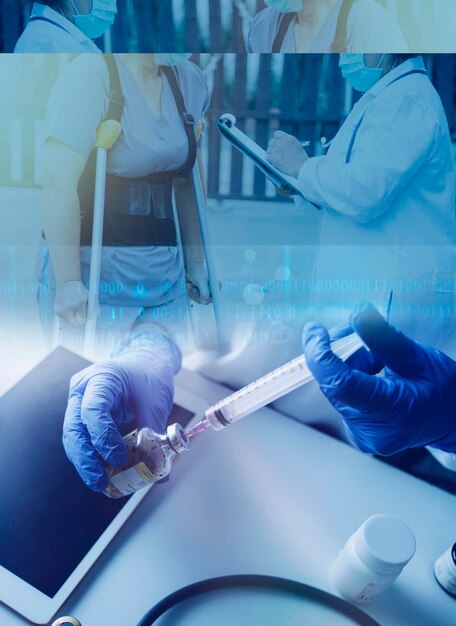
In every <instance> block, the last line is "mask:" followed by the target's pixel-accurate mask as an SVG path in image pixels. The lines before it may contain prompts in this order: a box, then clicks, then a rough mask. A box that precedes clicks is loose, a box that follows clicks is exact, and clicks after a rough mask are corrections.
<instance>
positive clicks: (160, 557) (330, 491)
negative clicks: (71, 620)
mask: <svg viewBox="0 0 456 626" xmlns="http://www.w3.org/2000/svg"><path fill="white" fill-rule="evenodd" d="M176 386H177V388H182V389H186V390H187V391H190V392H191V393H193V394H195V395H198V396H200V397H201V398H203V399H204V400H205V401H207V402H212V401H214V400H216V399H219V398H221V397H223V396H224V395H226V391H225V390H224V388H223V387H221V386H219V385H216V384H214V383H211V382H208V381H207V380H204V379H203V378H201V377H200V376H199V375H197V374H193V373H190V372H185V371H183V372H181V374H179V376H178V379H177V384H176ZM177 399H178V397H177ZM375 513H389V514H392V515H397V516H399V517H400V518H401V519H402V520H404V521H405V522H406V523H407V524H409V525H410V527H411V528H412V530H413V532H414V533H415V536H416V539H417V552H416V554H415V556H414V558H413V559H412V561H411V562H410V563H409V565H408V566H407V567H406V569H405V570H404V572H403V573H402V575H401V577H400V578H399V579H398V580H397V581H396V583H395V584H394V586H393V587H392V588H391V589H390V590H388V591H387V592H386V593H385V594H384V595H383V596H382V597H381V598H378V599H377V600H376V601H375V602H373V603H371V604H369V605H363V607H362V608H363V610H365V611H366V612H367V613H369V614H370V615H371V616H372V617H374V618H375V619H377V620H378V621H379V622H380V623H381V624H382V625H384V626H410V625H413V626H454V625H455V624H456V599H453V598H451V597H450V596H448V595H447V594H446V593H445V592H444V591H442V590H441V589H440V587H439V586H438V585H437V583H436V582H435V580H434V577H433V563H434V561H435V559H436V558H437V557H438V556H439V555H440V554H441V553H443V551H444V550H445V549H446V548H448V547H449V545H450V544H451V543H452V542H454V541H456V524H455V520H456V499H455V498H454V497H452V496H451V495H450V494H448V493H445V492H443V491H441V490H439V489H437V488H435V487H433V486H430V485H427V484H426V483H424V482H422V481H419V480H417V479H415V478H413V477H411V476H409V475H407V474H405V473H403V472H400V471H399V470H397V469H395V468H392V467H390V466H388V465H386V464H383V463H381V462H380V461H378V460H376V459H373V458H371V457H369V456H367V455H363V454H361V453H359V452H357V451H356V450H354V449H352V448H350V447H349V446H347V445H345V444H343V443H340V442H338V441H336V440H334V439H331V438H330V437H327V436H326V435H323V434H320V433H318V432H316V431H314V430H312V429H311V428H309V427H307V426H305V425H304V424H301V423H299V422H295V421H292V420H290V419H288V418H285V417H283V416H282V415H280V414H278V413H276V412H274V411H272V410H270V409H263V410H262V411H260V412H258V413H257V414H256V415H252V416H250V417H248V418H246V419H245V420H244V421H243V422H240V423H238V424H237V425H235V426H233V427H231V428H227V429H226V430H225V431H220V432H208V433H205V434H204V435H203V436H201V437H200V438H199V439H197V440H195V441H194V445H193V447H192V450H191V451H190V452H189V454H188V456H185V457H182V458H180V459H179V460H178V463H177V464H176V465H175V468H174V470H173V473H172V477H171V480H170V482H169V483H168V484H165V485H160V486H157V487H154V488H153V489H152V490H151V492H150V493H149V494H148V496H147V497H146V498H145V500H144V501H143V502H142V503H141V504H140V506H139V508H138V509H137V510H136V511H135V512H134V513H133V515H132V517H131V518H130V519H129V520H128V522H127V523H126V525H125V526H124V527H123V529H122V530H121V531H120V533H119V534H118V535H117V537H116V538H115V539H114V541H113V542H112V543H111V544H110V546H109V547H108V549H107V550H106V552H105V553H104V554H103V555H102V556H101V557H100V559H99V560H98V561H97V562H96V564H95V565H94V567H93V568H92V569H91V570H90V572H89V573H88V575H87V576H86V577H85V578H84V580H83V581H82V583H81V584H80V585H79V587H78V588H77V589H76V590H75V592H73V594H72V595H71V596H70V598H69V600H68V601H67V602H66V604H65V605H64V607H63V608H62V609H61V610H60V611H59V613H58V615H74V616H75V617H77V618H78V619H79V620H80V621H81V623H82V626H135V625H136V624H137V622H138V621H139V619H140V618H141V616H142V615H143V614H144V613H145V612H146V611H147V610H148V609H149V608H150V607H151V606H152V605H153V604H155V603H156V602H157V601H158V600H160V599H161V598H163V597H164V596H166V595H167V594H169V593H171V592H172V591H175V590H176V589H178V588H180V587H182V586H185V585H188V584H190V583H193V582H195V581H197V580H200V579H203V578H208V577H212V576H222V575H228V574H237V573H257V574H268V575H276V576H283V577H286V578H292V579H295V580H299V581H302V582H305V583H307V584H311V585H314V586H316V587H320V588H322V589H326V590H329V591H333V590H332V589H331V586H330V582H329V580H328V566H329V564H330V563H331V561H332V559H333V558H334V557H335V555H336V554H337V552H338V550H339V549H340V548H341V547H342V545H343V544H344V542H345V541H346V539H347V538H348V537H349V536H350V535H351V534H352V533H353V532H354V531H355V530H356V528H357V527H358V526H359V525H360V524H361V523H362V522H363V521H364V520H365V519H366V518H367V517H369V516H370V515H373V514H375ZM28 623H29V622H27V621H26V620H23V619H22V618H21V617H20V616H17V615H16V614H15V613H13V612H12V611H10V610H9V609H8V608H6V607H5V606H3V605H1V606H0V625H1V626H24V625H25V624H28ZM287 623H288V622H287ZM199 626H205V624H200V625H199ZM217 626H221V625H217Z"/></svg>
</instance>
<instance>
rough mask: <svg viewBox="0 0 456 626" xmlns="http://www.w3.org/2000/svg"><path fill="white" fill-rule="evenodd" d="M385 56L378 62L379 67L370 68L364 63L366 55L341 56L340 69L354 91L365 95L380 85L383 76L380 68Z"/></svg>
mask: <svg viewBox="0 0 456 626" xmlns="http://www.w3.org/2000/svg"><path fill="white" fill-rule="evenodd" d="M384 57H385V55H383V56H382V58H381V59H380V61H379V62H378V65H377V67H368V66H367V65H366V64H365V63H364V54H341V55H340V60H339V67H340V69H341V72H342V76H343V77H344V78H345V79H346V80H347V81H348V82H349V83H350V85H351V86H352V87H353V89H356V91H360V92H361V93H365V92H366V91H369V89H372V87H373V86H374V85H375V84H376V83H378V81H379V80H380V79H381V77H382V74H383V68H382V67H380V66H381V64H382V61H383V59H384Z"/></svg>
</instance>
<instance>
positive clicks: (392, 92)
mask: <svg viewBox="0 0 456 626" xmlns="http://www.w3.org/2000/svg"><path fill="white" fill-rule="evenodd" d="M425 88H427V85H426V83H425V82H424V81H423V89H425ZM387 89H388V91H389V93H388V94H386V93H385V92H384V93H383V94H381V95H380V96H378V101H377V102H375V103H374V104H371V105H370V107H369V108H368V110H367V111H366V114H365V117H364V119H363V121H362V123H361V126H360V128H359V130H358V133H357V135H356V138H355V141H354V144H353V150H352V153H351V156H350V159H349V162H348V163H346V155H345V154H344V155H343V156H342V155H340V154H339V153H338V154H334V153H333V152H331V150H330V151H329V152H328V154H327V155H325V156H320V157H313V158H310V159H307V160H305V161H304V163H303V164H302V166H301V168H300V171H299V175H298V182H297V184H298V185H299V188H300V189H301V191H302V193H303V195H304V197H305V198H306V199H307V200H309V201H310V202H312V203H314V204H316V205H317V206H320V207H322V208H324V209H328V210H333V211H336V212H337V213H340V214H342V215H345V216H346V217H349V218H352V219H353V220H355V221H357V222H360V223H368V222H370V221H372V220H374V219H376V218H377V217H379V216H381V215H383V214H384V213H386V212H387V211H388V209H389V208H390V207H391V205H392V203H393V202H394V201H395V199H396V198H397V197H398V196H399V195H400V193H401V192H402V191H403V190H404V189H405V188H406V187H407V185H408V184H409V182H410V181H411V180H412V179H413V178H414V177H415V176H416V174H417V172H418V171H419V169H420V167H421V166H422V164H423V163H424V162H425V160H426V159H427V158H428V155H429V152H430V150H431V148H432V146H433V142H434V140H435V139H436V137H437V135H438V133H439V132H440V129H439V126H438V120H436V119H435V116H434V114H433V112H432V110H430V107H428V105H427V101H426V98H419V97H417V93H416V90H414V91H413V92H411V93H408V94H405V95H404V94H403V92H402V87H401V86H400V85H399V83H398V84H397V85H391V86H390V87H388V88H387ZM295 142H296V140H295V139H294V138H292V137H290V136H288V135H287V136H286V137H284V138H283V139H282V140H281V142H280V143H282V144H283V145H282V146H280V150H279V146H278V145H277V144H278V142H276V146H275V150H274V153H273V154H270V153H269V152H268V157H269V160H270V161H271V163H272V164H273V165H275V166H276V167H278V168H279V169H281V170H282V171H284V172H285V173H287V174H288V173H291V175H293V173H294V172H295V171H296V166H295V165H289V166H288V167H289V168H290V169H289V170H288V171H287V170H286V169H284V166H283V163H282V162H281V156H282V154H283V153H284V152H287V150H288V148H289V149H290V150H291V149H294V147H295ZM286 144H288V146H287V145H286ZM276 154H277V156H276ZM293 160H296V159H293Z"/></svg>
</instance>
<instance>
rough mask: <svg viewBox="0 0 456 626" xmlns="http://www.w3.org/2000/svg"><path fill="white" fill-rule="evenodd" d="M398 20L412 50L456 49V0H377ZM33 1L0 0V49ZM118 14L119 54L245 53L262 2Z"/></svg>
mask: <svg viewBox="0 0 456 626" xmlns="http://www.w3.org/2000/svg"><path fill="white" fill-rule="evenodd" d="M378 1H379V2H381V3H382V4H384V5H385V6H386V7H387V8H388V9H389V10H391V11H392V12H393V14H394V15H395V17H396V18H397V20H398V22H399V24H400V26H401V28H402V30H403V32H404V34H405V36H406V38H407V41H408V43H409V46H410V49H411V50H413V51H427V52H456V39H455V37H454V25H455V24H456V2H455V0H378ZM31 4H32V2H30V1H29V0H0V51H6V52H11V51H12V50H13V49H14V45H15V43H16V41H17V39H18V37H19V35H20V33H21V32H22V30H23V28H24V25H25V23H26V21H27V17H28V15H29V12H30V6H31ZM117 4H118V10H119V15H118V18H117V20H116V23H115V25H114V27H113V29H112V31H111V32H110V33H109V35H108V36H107V38H106V40H105V42H100V46H101V47H104V48H105V49H106V50H107V51H110V50H111V49H112V50H114V51H121V52H139V51H140V52H148V51H149V52H150V51H156V52H158V51H168V52H177V51H186V52H205V51H206V52H207V51H209V52H226V51H233V52H242V51H244V50H245V46H244V42H245V38H246V35H247V32H248V28H249V25H250V22H251V20H252V18H253V16H254V15H256V13H257V12H258V11H259V10H261V9H262V8H264V6H265V4H264V0H118V2H117Z"/></svg>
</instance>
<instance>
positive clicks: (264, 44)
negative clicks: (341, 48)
mask: <svg viewBox="0 0 456 626" xmlns="http://www.w3.org/2000/svg"><path fill="white" fill-rule="evenodd" d="M341 6H342V2H341V1H340V2H338V3H337V4H336V5H335V6H334V9H332V10H331V12H330V14H329V15H328V17H327V19H326V20H325V21H324V23H323V24H322V26H321V28H320V30H319V31H318V33H316V35H315V38H314V40H313V41H312V42H309V49H308V52H313V53H327V52H331V51H332V50H331V47H332V44H333V41H334V37H335V34H336V28H337V20H338V17H339V11H340V8H341ZM282 19H283V13H281V12H280V11H278V10H277V9H275V8H273V7H268V8H266V9H264V10H263V11H260V13H258V15H257V16H256V17H255V19H254V21H253V23H252V26H251V29H250V33H249V39H248V43H247V48H248V51H249V52H264V53H268V52H272V47H273V44H274V41H275V39H276V37H277V35H278V32H279V28H280V24H281V22H282ZM295 25H296V18H295V19H294V20H292V21H291V23H290V25H289V27H288V30H287V32H286V33H285V37H284V40H283V43H282V48H281V52H296V42H295V37H294V28H295ZM407 51H408V45H407V41H406V40H405V37H404V35H403V33H402V31H401V29H400V28H399V25H398V23H397V22H396V20H395V19H394V16H393V15H392V14H391V12H390V11H387V10H386V9H385V8H384V7H383V6H382V5H381V4H380V3H379V2H378V1H377V0H357V1H356V2H355V3H354V5H353V7H352V9H351V11H350V14H349V17H348V20H347V52H366V53H368V52H377V53H383V52H397V53H404V52H407Z"/></svg>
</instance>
